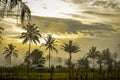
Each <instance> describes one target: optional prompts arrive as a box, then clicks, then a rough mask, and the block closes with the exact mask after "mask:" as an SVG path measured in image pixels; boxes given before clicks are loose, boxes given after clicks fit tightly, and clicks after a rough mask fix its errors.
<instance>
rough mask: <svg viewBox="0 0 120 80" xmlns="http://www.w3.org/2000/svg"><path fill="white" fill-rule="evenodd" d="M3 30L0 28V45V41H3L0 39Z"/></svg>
mask: <svg viewBox="0 0 120 80" xmlns="http://www.w3.org/2000/svg"><path fill="white" fill-rule="evenodd" d="M3 30H4V29H3V28H2V27H0V43H1V40H2V39H3V38H2V37H1V34H2V31H3Z"/></svg>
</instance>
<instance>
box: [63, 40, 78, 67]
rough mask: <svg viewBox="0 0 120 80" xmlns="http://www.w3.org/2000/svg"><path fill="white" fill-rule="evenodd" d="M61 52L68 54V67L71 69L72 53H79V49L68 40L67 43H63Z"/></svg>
mask: <svg viewBox="0 0 120 80" xmlns="http://www.w3.org/2000/svg"><path fill="white" fill-rule="evenodd" d="M62 50H64V51H65V52H68V53H69V59H70V65H69V67H71V63H72V62H71V59H72V53H77V52H79V51H80V47H79V46H78V45H77V44H73V41H72V40H69V42H68V43H63V45H62Z"/></svg>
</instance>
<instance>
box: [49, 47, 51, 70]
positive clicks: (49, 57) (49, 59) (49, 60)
mask: <svg viewBox="0 0 120 80" xmlns="http://www.w3.org/2000/svg"><path fill="white" fill-rule="evenodd" d="M50 57H51V55H50V49H49V69H50Z"/></svg>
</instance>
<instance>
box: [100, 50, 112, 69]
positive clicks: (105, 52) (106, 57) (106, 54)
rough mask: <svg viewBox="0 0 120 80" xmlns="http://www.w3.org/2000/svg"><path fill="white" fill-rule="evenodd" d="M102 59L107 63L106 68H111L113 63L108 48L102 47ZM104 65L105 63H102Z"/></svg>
mask: <svg viewBox="0 0 120 80" xmlns="http://www.w3.org/2000/svg"><path fill="white" fill-rule="evenodd" d="M102 52H103V56H104V58H103V60H104V61H106V64H107V65H108V69H109V70H111V69H112V67H113V66H112V63H113V59H112V55H111V52H110V50H109V48H107V49H104V50H103V51H102ZM104 65H105V63H104Z"/></svg>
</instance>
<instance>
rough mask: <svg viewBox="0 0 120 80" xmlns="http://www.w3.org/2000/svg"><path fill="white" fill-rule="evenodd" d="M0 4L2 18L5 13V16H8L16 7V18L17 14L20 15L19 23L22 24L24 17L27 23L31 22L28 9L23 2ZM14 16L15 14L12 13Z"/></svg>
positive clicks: (7, 1)
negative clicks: (0, 6) (0, 5)
mask: <svg viewBox="0 0 120 80" xmlns="http://www.w3.org/2000/svg"><path fill="white" fill-rule="evenodd" d="M0 2H1V4H2V7H3V8H2V10H1V11H2V14H1V15H2V18H3V17H4V16H5V14H6V11H7V15H10V14H9V13H10V12H12V10H13V9H14V8H15V7H16V6H17V7H18V8H17V15H16V16H17V18H18V14H20V17H21V18H20V19H21V23H22V24H24V20H25V17H26V18H27V21H28V22H29V21H31V11H30V9H29V7H28V6H27V5H26V4H25V2H23V1H22V0H0ZM13 14H15V13H13Z"/></svg>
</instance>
